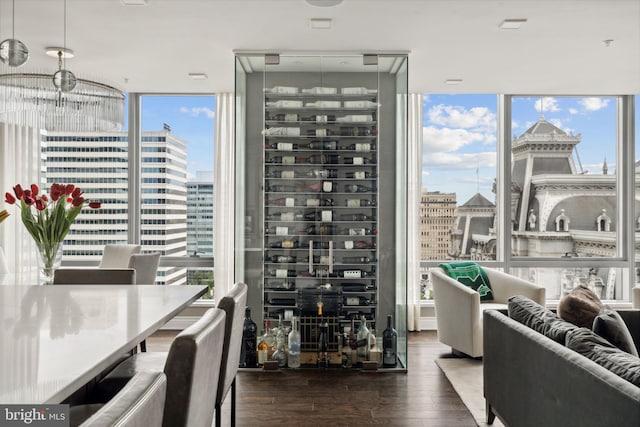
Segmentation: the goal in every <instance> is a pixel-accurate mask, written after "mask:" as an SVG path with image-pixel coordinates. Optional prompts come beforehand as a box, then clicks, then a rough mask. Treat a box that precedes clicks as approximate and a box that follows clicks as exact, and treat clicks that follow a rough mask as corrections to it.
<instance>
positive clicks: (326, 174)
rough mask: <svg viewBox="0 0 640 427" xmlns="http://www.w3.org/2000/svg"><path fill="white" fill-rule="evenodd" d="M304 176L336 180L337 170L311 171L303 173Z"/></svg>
mask: <svg viewBox="0 0 640 427" xmlns="http://www.w3.org/2000/svg"><path fill="white" fill-rule="evenodd" d="M304 175H305V176H308V177H310V178H337V177H338V170H337V169H311V170H310V171H307V172H305V174H304Z"/></svg>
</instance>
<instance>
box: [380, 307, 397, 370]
mask: <svg viewBox="0 0 640 427" xmlns="http://www.w3.org/2000/svg"><path fill="white" fill-rule="evenodd" d="M397 365H398V331H396V330H395V329H394V328H393V323H392V319H391V315H390V314H389V315H387V328H386V329H385V330H384V331H383V332H382V366H384V367H385V368H395V367H396V366H397Z"/></svg>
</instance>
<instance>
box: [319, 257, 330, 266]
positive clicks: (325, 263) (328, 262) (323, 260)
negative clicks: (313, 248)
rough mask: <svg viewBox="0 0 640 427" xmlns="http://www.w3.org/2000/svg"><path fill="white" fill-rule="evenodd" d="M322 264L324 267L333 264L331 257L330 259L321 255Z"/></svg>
mask: <svg viewBox="0 0 640 427" xmlns="http://www.w3.org/2000/svg"><path fill="white" fill-rule="evenodd" d="M320 264H323V265H329V264H331V257H329V256H327V255H321V256H320Z"/></svg>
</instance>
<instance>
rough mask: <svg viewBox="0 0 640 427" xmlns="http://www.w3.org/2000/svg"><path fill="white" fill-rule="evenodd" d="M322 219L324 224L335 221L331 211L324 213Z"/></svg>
mask: <svg viewBox="0 0 640 427" xmlns="http://www.w3.org/2000/svg"><path fill="white" fill-rule="evenodd" d="M321 219H322V221H324V222H331V221H333V212H331V211H322V215H321Z"/></svg>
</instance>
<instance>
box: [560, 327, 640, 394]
mask: <svg viewBox="0 0 640 427" xmlns="http://www.w3.org/2000/svg"><path fill="white" fill-rule="evenodd" d="M566 346H567V348H570V349H571V350H574V351H576V352H578V353H580V354H582V355H583V356H585V357H587V358H588V359H591V360H593V361H594V362H596V363H597V364H598V365H600V366H602V367H604V368H606V369H608V370H609V371H611V372H613V373H614V374H616V375H618V376H619V377H621V378H624V379H625V380H627V381H629V382H630V383H632V384H634V385H635V386H636V387H640V358H638V357H636V356H633V355H631V354H629V353H627V352H625V351H622V350H620V349H619V348H617V347H615V346H614V345H613V344H611V343H610V342H608V341H607V340H605V339H604V338H602V337H600V336H598V335H596V334H595V333H593V331H591V330H589V329H587V328H578V329H576V330H575V331H571V332H569V333H568V334H567V342H566Z"/></svg>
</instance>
